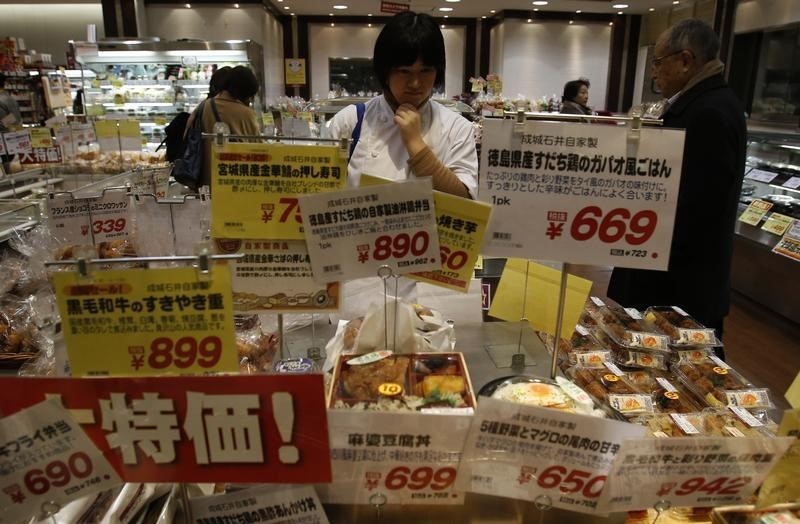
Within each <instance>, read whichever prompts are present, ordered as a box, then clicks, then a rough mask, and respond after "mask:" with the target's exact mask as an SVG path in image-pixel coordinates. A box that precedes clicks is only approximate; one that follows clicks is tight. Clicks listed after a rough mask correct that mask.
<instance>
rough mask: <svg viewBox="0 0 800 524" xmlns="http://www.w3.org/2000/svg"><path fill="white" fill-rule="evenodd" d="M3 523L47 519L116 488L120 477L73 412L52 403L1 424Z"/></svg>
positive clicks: (0, 506) (42, 404)
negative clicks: (68, 505)
mask: <svg viewBox="0 0 800 524" xmlns="http://www.w3.org/2000/svg"><path fill="white" fill-rule="evenodd" d="M0 446H2V447H0V449H1V450H2V455H3V475H2V477H1V478H0V501H2V502H3V503H2V504H0V523H2V524H5V523H6V522H9V523H11V522H17V521H19V520H20V519H23V518H27V517H30V516H32V515H37V516H46V515H44V513H45V510H47V509H49V510H50V511H57V510H58V509H59V508H60V507H62V506H64V505H65V504H66V503H68V502H70V501H72V500H75V499H78V498H81V497H84V496H86V495H90V494H92V493H95V492H97V491H102V490H106V489H109V488H111V487H113V486H114V485H116V484H119V483H120V482H121V480H120V478H119V477H118V476H117V473H116V472H115V471H114V469H113V468H112V467H111V466H110V465H109V463H108V462H107V461H106V459H105V458H104V457H103V455H102V454H101V453H100V452H99V451H98V450H97V448H95V447H94V444H92V442H91V441H90V440H89V438H88V437H87V436H86V434H85V433H84V432H83V430H82V429H81V428H80V426H78V424H77V423H76V422H75V421H74V420H73V419H72V417H71V416H70V414H69V412H67V410H65V409H64V408H63V407H62V406H61V405H60V404H59V403H58V402H57V401H55V400H50V401H45V402H42V403H40V404H36V405H34V406H32V407H30V408H27V409H24V410H22V411H19V412H18V413H15V414H14V415H11V416H8V417H5V418H4V419H2V420H0Z"/></svg>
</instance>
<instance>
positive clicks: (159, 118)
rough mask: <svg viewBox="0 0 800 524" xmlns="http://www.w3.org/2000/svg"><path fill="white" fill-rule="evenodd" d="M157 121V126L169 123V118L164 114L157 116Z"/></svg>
mask: <svg viewBox="0 0 800 524" xmlns="http://www.w3.org/2000/svg"><path fill="white" fill-rule="evenodd" d="M155 122H156V125H157V126H164V125H167V119H166V117H163V116H157V117H156V119H155Z"/></svg>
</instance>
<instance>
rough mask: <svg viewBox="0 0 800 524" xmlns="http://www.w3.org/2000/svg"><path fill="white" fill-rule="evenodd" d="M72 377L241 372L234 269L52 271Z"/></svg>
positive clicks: (225, 266) (221, 266) (224, 267)
mask: <svg viewBox="0 0 800 524" xmlns="http://www.w3.org/2000/svg"><path fill="white" fill-rule="evenodd" d="M53 285H54V287H55V291H56V298H57V301H58V308H59V311H60V313H61V319H62V323H63V327H64V338H65V341H66V344H67V354H68V355H69V363H70V368H71V370H72V374H73V376H85V375H155V374H195V373H208V372H233V371H237V370H238V363H237V357H236V343H235V340H234V331H233V305H232V302H233V301H232V298H231V274H230V269H229V268H228V266H227V265H217V266H214V267H213V268H212V269H211V273H210V278H209V279H203V280H200V279H199V274H198V272H197V270H195V269H194V268H163V269H125V270H107V271H96V272H94V273H93V274H92V275H91V276H90V277H88V278H82V277H80V276H79V275H78V274H77V273H74V272H62V273H57V274H55V275H54V276H53Z"/></svg>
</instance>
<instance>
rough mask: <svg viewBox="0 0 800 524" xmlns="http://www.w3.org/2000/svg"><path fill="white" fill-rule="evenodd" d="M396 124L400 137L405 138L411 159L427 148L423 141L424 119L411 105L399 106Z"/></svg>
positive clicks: (396, 112)
mask: <svg viewBox="0 0 800 524" xmlns="http://www.w3.org/2000/svg"><path fill="white" fill-rule="evenodd" d="M394 123H395V124H397V126H398V127H399V128H400V136H401V137H402V138H403V144H405V146H406V149H407V150H408V156H409V157H413V156H414V155H416V154H417V153H419V152H420V151H422V150H423V149H425V148H426V147H427V145H426V144H425V142H424V141H423V140H422V118H421V117H420V115H419V111H417V108H416V107H414V106H413V105H411V104H403V105H401V106H399V107H398V108H397V111H395V113H394Z"/></svg>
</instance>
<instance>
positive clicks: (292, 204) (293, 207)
mask: <svg viewBox="0 0 800 524" xmlns="http://www.w3.org/2000/svg"><path fill="white" fill-rule="evenodd" d="M278 203H280V204H283V205H284V206H286V207H285V208H284V209H283V213H281V217H280V219H279V220H278V222H280V223H281V224H284V223H286V222H288V221H289V217H290V216H292V213H294V221H295V222H297V223H298V224H302V223H303V217H302V216H300V201H299V200H298V199H297V198H289V197H281V199H280V200H278Z"/></svg>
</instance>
